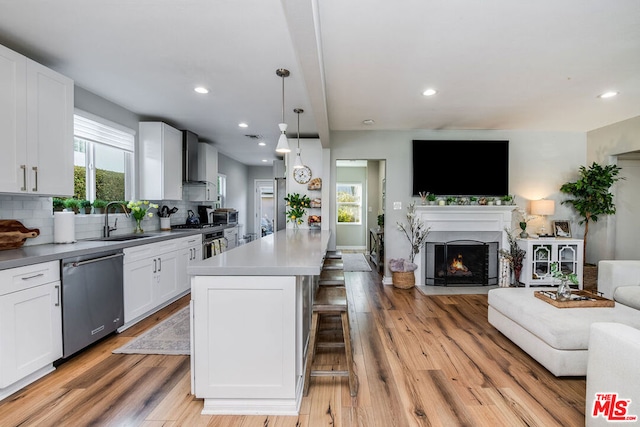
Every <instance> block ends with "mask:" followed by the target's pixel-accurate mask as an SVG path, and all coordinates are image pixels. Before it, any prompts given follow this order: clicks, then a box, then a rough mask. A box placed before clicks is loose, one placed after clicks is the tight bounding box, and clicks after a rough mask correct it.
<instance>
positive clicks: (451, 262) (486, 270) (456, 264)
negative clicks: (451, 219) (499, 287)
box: [425, 240, 499, 286]
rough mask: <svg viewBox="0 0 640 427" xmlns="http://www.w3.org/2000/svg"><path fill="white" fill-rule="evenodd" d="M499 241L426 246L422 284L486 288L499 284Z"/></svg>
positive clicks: (460, 241)
mask: <svg viewBox="0 0 640 427" xmlns="http://www.w3.org/2000/svg"><path fill="white" fill-rule="evenodd" d="M498 247H499V242H482V241H477V240H452V241H449V242H427V243H426V245H425V259H426V268H425V285H434V286H450V285H464V286H486V285H495V284H497V283H498Z"/></svg>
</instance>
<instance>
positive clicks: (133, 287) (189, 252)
mask: <svg viewBox="0 0 640 427" xmlns="http://www.w3.org/2000/svg"><path fill="white" fill-rule="evenodd" d="M123 252H124V261H123V262H124V267H123V271H124V273H123V274H124V323H125V324H124V326H123V327H122V328H120V330H124V329H126V328H128V327H129V326H131V325H132V324H134V323H136V322H138V321H139V320H142V319H143V318H145V317H146V316H148V315H149V314H151V313H153V312H155V311H157V310H159V309H160V308H162V307H164V306H165V305H167V304H169V303H170V302H172V301H173V300H175V299H176V298H178V297H180V296H181V295H183V294H185V293H187V292H188V291H189V290H190V289H191V285H190V283H189V278H188V276H187V266H188V265H189V264H190V263H191V262H195V261H196V260H200V259H202V235H200V234H198V235H192V236H186V237H180V238H177V239H171V240H165V241H161V242H156V243H150V244H146V245H141V246H134V247H130V248H125V249H124V250H123Z"/></svg>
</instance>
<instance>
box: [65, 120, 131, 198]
mask: <svg viewBox="0 0 640 427" xmlns="http://www.w3.org/2000/svg"><path fill="white" fill-rule="evenodd" d="M134 135H135V131H134V130H132V129H128V128H126V127H124V126H121V125H118V124H116V123H113V122H110V121H108V120H106V119H103V118H101V117H98V116H95V115H93V114H91V113H87V112H84V111H80V110H76V111H75V114H74V141H73V142H74V143H73V146H74V197H75V198H77V199H80V200H82V199H86V200H89V201H91V202H94V201H95V200H96V199H99V200H105V201H112V200H130V199H132V198H133V197H134V196H133V195H134V188H135V187H134V185H135V182H134V176H135V173H134V160H135V140H134Z"/></svg>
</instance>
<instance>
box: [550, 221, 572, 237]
mask: <svg viewBox="0 0 640 427" xmlns="http://www.w3.org/2000/svg"><path fill="white" fill-rule="evenodd" d="M553 235H554V236H556V237H571V227H570V226H569V221H567V220H560V221H553Z"/></svg>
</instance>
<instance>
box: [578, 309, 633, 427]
mask: <svg viewBox="0 0 640 427" xmlns="http://www.w3.org/2000/svg"><path fill="white" fill-rule="evenodd" d="M638 358H640V329H635V328H632V327H631V326H627V325H623V324H621V323H611V322H595V323H593V324H592V325H591V329H590V335H589V356H588V361H587V394H586V399H585V413H584V414H585V425H586V426H587V427H594V426H611V422H610V421H609V420H608V417H607V415H606V412H607V401H606V398H605V397H604V396H600V398H598V396H597V394H598V393H599V394H601V395H605V394H606V395H608V396H609V397H612V396H611V395H612V394H616V396H615V399H616V400H617V401H618V402H621V401H623V400H628V399H630V400H631V402H630V403H629V404H628V405H626V415H627V416H631V415H635V416H638V417H640V368H638ZM596 401H599V402H598V404H597V405H596ZM594 405H596V406H595V407H594ZM622 405H624V402H623V403H622ZM594 411H595V413H596V416H594ZM620 413H621V412H618V414H620ZM613 415H615V414H613ZM638 419H640V418H638ZM634 424H635V423H634Z"/></svg>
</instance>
